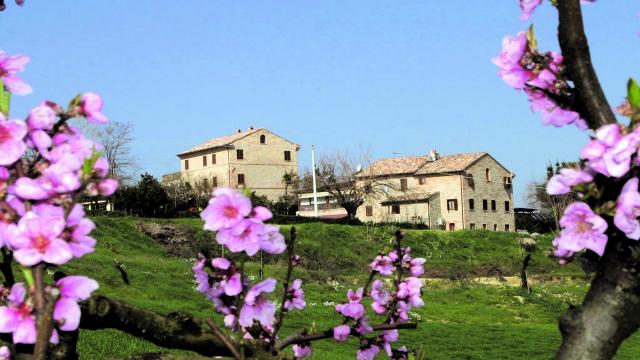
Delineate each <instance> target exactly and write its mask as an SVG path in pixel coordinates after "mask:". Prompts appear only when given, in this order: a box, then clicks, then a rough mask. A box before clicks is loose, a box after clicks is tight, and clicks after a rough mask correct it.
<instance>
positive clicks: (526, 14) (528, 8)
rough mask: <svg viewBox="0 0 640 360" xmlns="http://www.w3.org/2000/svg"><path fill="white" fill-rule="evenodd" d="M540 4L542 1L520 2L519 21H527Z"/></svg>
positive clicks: (521, 0) (526, 0) (528, 0)
mask: <svg viewBox="0 0 640 360" xmlns="http://www.w3.org/2000/svg"><path fill="white" fill-rule="evenodd" d="M540 4H542V0H520V11H521V14H520V20H522V21H525V20H529V18H530V17H531V14H533V11H534V10H535V9H536V8H537V7H538V6H540Z"/></svg>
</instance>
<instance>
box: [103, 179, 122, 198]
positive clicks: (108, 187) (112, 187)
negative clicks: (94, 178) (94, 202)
mask: <svg viewBox="0 0 640 360" xmlns="http://www.w3.org/2000/svg"><path fill="white" fill-rule="evenodd" d="M117 189H118V180H115V179H103V180H100V182H98V191H99V193H100V195H101V196H111V195H113V193H115V192H116V190H117Z"/></svg>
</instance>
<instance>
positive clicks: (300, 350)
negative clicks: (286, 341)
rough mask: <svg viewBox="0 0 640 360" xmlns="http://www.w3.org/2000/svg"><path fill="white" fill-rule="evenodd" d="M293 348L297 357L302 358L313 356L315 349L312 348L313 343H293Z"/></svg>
mask: <svg viewBox="0 0 640 360" xmlns="http://www.w3.org/2000/svg"><path fill="white" fill-rule="evenodd" d="M291 348H292V350H293V355H294V356H295V357H296V359H301V358H304V357H307V356H311V353H313V349H312V348H311V344H306V345H305V344H300V345H298V344H296V345H293V346H292V347H291Z"/></svg>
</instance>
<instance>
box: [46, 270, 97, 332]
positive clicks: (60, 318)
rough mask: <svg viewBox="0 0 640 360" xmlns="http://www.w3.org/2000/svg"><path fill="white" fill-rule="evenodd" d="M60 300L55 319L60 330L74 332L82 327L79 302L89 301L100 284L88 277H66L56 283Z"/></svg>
mask: <svg viewBox="0 0 640 360" xmlns="http://www.w3.org/2000/svg"><path fill="white" fill-rule="evenodd" d="M56 286H57V287H58V289H59V290H60V298H59V299H58V301H56V305H55V308H54V309H53V319H54V320H56V321H57V322H58V325H59V328H60V330H63V331H73V330H76V329H77V328H78V325H80V306H79V305H78V302H79V301H83V300H86V299H88V298H89V297H90V296H91V293H92V292H93V291H95V290H96V289H98V283H97V282H96V281H95V280H93V279H89V278H88V277H86V276H66V277H64V278H62V279H60V280H58V281H57V282H56Z"/></svg>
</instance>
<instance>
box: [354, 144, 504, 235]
mask: <svg viewBox="0 0 640 360" xmlns="http://www.w3.org/2000/svg"><path fill="white" fill-rule="evenodd" d="M360 176H362V177H367V178H371V177H376V178H379V179H380V183H382V184H385V183H386V185H382V186H385V189H384V191H382V192H376V195H375V196H370V197H368V198H366V199H365V202H364V204H363V205H362V206H360V208H358V212H357V216H358V218H359V219H360V220H362V221H373V222H414V223H423V224H427V225H429V227H430V228H431V229H442V230H460V229H487V230H496V231H497V230H500V231H515V218H514V212H513V184H512V181H513V177H514V175H513V174H512V173H511V172H510V171H509V170H508V169H506V168H505V167H504V166H502V165H501V164H500V163H499V162H498V161H496V160H495V159H494V158H493V157H492V156H491V155H489V154H488V153H467V154H455V155H446V156H440V155H438V154H437V152H435V151H432V152H431V154H429V155H427V156H413V157H400V158H391V159H383V160H378V161H376V162H374V163H373V164H372V165H371V166H370V167H369V168H367V169H365V170H363V172H362V174H361V175H360Z"/></svg>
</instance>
